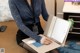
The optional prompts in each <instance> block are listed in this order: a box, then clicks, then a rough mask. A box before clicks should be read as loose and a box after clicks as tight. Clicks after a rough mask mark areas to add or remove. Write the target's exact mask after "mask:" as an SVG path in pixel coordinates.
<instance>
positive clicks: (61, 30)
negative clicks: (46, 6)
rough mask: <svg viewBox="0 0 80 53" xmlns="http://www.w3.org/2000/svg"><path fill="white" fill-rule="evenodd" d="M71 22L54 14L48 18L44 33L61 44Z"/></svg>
mask: <svg viewBox="0 0 80 53" xmlns="http://www.w3.org/2000/svg"><path fill="white" fill-rule="evenodd" d="M71 24H72V22H71V21H67V20H64V19H62V18H59V17H55V16H54V17H53V18H50V19H49V20H48V23H47V25H46V29H45V32H44V35H47V36H48V37H50V38H52V39H53V40H54V41H56V42H57V43H59V44H62V43H63V42H64V41H65V39H66V38H67V35H68V32H69V29H70V26H71Z"/></svg>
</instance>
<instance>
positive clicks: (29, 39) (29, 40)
mask: <svg viewBox="0 0 80 53" xmlns="http://www.w3.org/2000/svg"><path fill="white" fill-rule="evenodd" d="M27 40H28V41H26V39H24V40H22V41H23V42H25V43H27V44H32V43H35V42H36V41H35V40H34V39H32V38H27Z"/></svg>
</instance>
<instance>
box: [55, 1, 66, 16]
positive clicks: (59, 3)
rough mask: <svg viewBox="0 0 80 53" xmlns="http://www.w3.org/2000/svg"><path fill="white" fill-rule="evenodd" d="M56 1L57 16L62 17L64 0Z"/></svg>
mask: <svg viewBox="0 0 80 53" xmlns="http://www.w3.org/2000/svg"><path fill="white" fill-rule="evenodd" d="M56 1H57V16H58V17H63V13H62V10H63V5H64V0H56Z"/></svg>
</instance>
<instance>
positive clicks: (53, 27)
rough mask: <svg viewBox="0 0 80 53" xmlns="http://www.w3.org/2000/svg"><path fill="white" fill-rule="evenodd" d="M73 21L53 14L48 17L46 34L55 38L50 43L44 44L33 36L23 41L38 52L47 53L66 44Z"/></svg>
mask: <svg viewBox="0 0 80 53" xmlns="http://www.w3.org/2000/svg"><path fill="white" fill-rule="evenodd" d="M71 24H72V22H71V21H67V20H64V19H62V18H59V17H55V16H52V17H50V18H49V19H48V21H47V24H46V27H45V31H44V35H46V36H47V37H49V38H51V39H53V42H52V43H51V44H50V45H42V44H41V43H38V42H36V41H35V40H34V39H32V38H27V39H23V40H22V41H23V42H24V43H25V44H27V45H28V46H30V47H31V48H32V49H34V50H35V51H36V52H38V53H45V52H48V51H50V50H53V49H55V48H58V47H62V46H64V45H65V41H66V38H67V35H68V32H69V29H70V27H71Z"/></svg>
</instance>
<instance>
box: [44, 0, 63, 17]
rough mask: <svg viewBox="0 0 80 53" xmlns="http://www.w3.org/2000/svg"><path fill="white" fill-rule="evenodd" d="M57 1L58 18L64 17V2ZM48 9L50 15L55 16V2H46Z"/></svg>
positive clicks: (53, 0) (50, 0) (49, 0)
mask: <svg viewBox="0 0 80 53" xmlns="http://www.w3.org/2000/svg"><path fill="white" fill-rule="evenodd" d="M56 1H57V9H56V10H57V16H58V17H62V16H63V13H62V9H63V5H64V0H56ZM45 3H46V8H47V10H48V13H49V15H53V14H55V13H54V12H55V0H45Z"/></svg>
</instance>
